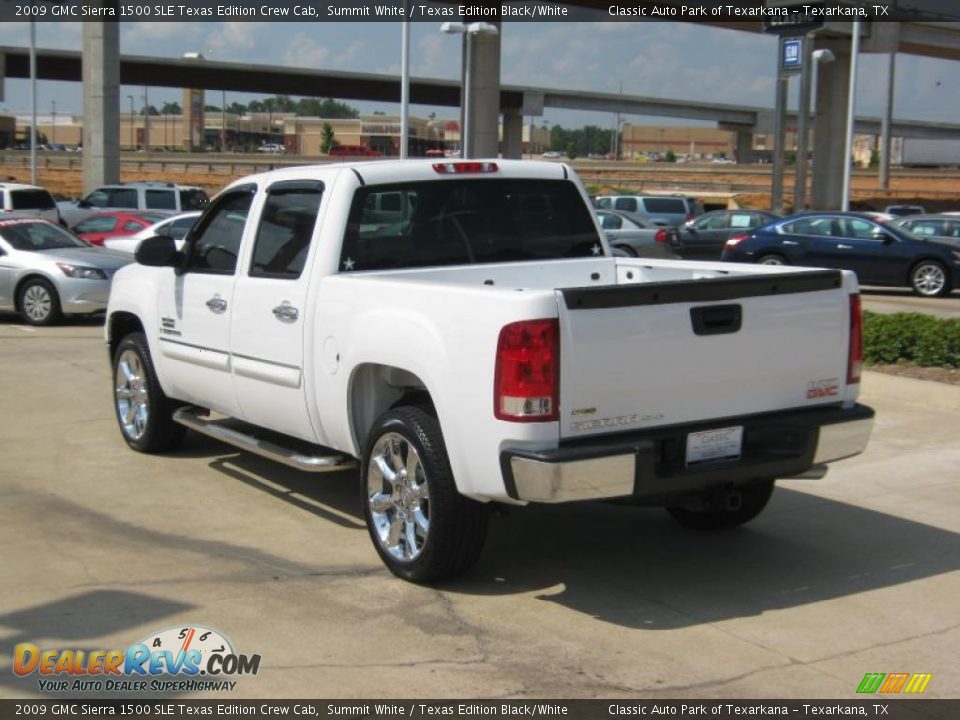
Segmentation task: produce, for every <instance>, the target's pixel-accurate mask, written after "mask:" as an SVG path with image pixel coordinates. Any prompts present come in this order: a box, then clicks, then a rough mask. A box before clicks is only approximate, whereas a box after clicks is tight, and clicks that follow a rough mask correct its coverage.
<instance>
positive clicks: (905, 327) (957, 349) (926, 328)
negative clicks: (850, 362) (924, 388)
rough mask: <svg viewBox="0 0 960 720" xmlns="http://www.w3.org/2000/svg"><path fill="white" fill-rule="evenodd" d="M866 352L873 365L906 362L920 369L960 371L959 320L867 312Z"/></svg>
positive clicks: (865, 317) (867, 360)
mask: <svg viewBox="0 0 960 720" xmlns="http://www.w3.org/2000/svg"><path fill="white" fill-rule="evenodd" d="M863 352H864V360H865V361H866V362H867V364H871V365H872V364H881V363H882V364H894V363H898V362H907V363H913V364H914V365H920V366H921V367H947V368H956V367H960V319H954V318H950V319H944V318H937V317H933V316H932V315H921V314H920V313H894V314H892V315H880V314H878V313H873V312H864V313H863Z"/></svg>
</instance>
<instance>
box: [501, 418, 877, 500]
mask: <svg viewBox="0 0 960 720" xmlns="http://www.w3.org/2000/svg"><path fill="white" fill-rule="evenodd" d="M727 425H743V426H744V428H745V430H744V450H743V456H742V457H741V458H740V459H739V460H736V461H730V462H721V463H717V464H715V465H712V466H697V467H694V468H688V467H686V466H685V465H684V464H683V459H682V458H679V459H678V458H677V457H676V453H677V448H682V447H684V439H685V438H686V435H687V434H688V433H690V432H697V431H700V430H702V429H709V426H704V425H696V426H680V427H674V428H668V429H666V430H659V431H656V432H651V433H643V434H633V433H631V434H627V435H622V436H614V437H608V438H602V439H598V440H596V441H595V442H590V443H578V444H575V445H571V446H561V447H560V448H557V449H554V450H546V451H522V450H516V451H511V450H507V451H505V452H504V453H503V455H502V456H501V463H500V464H501V468H502V470H503V475H504V483H505V485H506V488H507V494H508V495H509V496H510V497H511V498H513V499H516V500H522V501H526V502H541V503H561V502H573V501H576V500H601V499H607V498H617V497H628V496H629V497H636V498H646V499H649V500H651V502H654V501H656V500H657V499H658V498H666V497H670V496H676V495H682V494H690V493H696V492H702V491H703V490H705V489H707V488H709V487H711V486H715V485H723V484H739V483H745V482H749V481H751V480H756V479H758V478H764V477H772V478H796V479H801V478H805V479H814V478H818V477H822V476H823V475H824V474H825V467H824V463H828V462H833V461H835V460H842V459H843V458H848V457H851V456H853V455H857V454H859V453H861V452H863V450H864V449H865V448H866V446H867V442H868V441H869V439H870V431H871V429H872V428H873V410H871V409H870V408H868V407H865V406H863V405H857V406H855V407H854V408H848V409H842V408H827V409H814V410H801V411H796V412H792V413H778V414H771V415H758V416H751V417H748V418H732V419H724V420H723V421H722V422H721V423H718V424H716V425H715V426H716V427H723V426H727ZM671 452H673V455H671Z"/></svg>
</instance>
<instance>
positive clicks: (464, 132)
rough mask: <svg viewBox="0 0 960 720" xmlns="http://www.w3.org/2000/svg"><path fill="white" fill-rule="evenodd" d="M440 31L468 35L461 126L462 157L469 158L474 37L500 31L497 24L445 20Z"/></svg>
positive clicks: (494, 33) (471, 151)
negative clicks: (471, 58) (471, 71)
mask: <svg viewBox="0 0 960 720" xmlns="http://www.w3.org/2000/svg"><path fill="white" fill-rule="evenodd" d="M440 32H442V33H445V34H447V35H466V37H467V44H466V59H465V61H464V62H463V88H462V90H461V95H462V97H463V101H462V103H461V105H462V107H463V123H462V126H461V128H460V157H463V158H467V157H470V155H472V154H473V142H472V140H473V138H472V137H471V136H470V110H471V108H470V85H471V82H470V56H471V54H472V53H471V50H472V48H473V43H472V38H473V36H475V35H498V34H499V33H500V31H499V30H498V29H497V26H496V25H491V24H490V23H485V22H475V23H469V24H464V23H459V22H445V23H443V25H441V26H440Z"/></svg>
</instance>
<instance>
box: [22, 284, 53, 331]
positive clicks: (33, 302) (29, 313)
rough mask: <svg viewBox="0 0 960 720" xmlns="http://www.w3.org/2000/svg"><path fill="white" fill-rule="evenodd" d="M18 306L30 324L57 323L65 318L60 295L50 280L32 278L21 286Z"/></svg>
mask: <svg viewBox="0 0 960 720" xmlns="http://www.w3.org/2000/svg"><path fill="white" fill-rule="evenodd" d="M17 307H18V308H19V310H20V317H22V318H23V319H24V320H25V321H26V322H27V323H29V324H30V325H55V324H56V323H58V322H60V321H62V320H63V311H62V310H61V308H60V295H59V294H58V293H57V289H56V288H55V287H54V286H53V283H51V282H50V281H49V280H44V279H43V278H30V279H29V280H27V281H26V282H25V283H23V285H21V286H20V292H19V293H17Z"/></svg>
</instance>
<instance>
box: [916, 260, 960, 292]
mask: <svg viewBox="0 0 960 720" xmlns="http://www.w3.org/2000/svg"><path fill="white" fill-rule="evenodd" d="M910 287H911V288H912V289H913V292H914V293H916V294H917V295H919V296H920V297H943V296H944V295H949V294H950V290H951V289H952V288H951V286H950V273H949V272H948V271H947V269H946V268H945V267H944V266H943V263H940V262H937V261H936V260H921V261H920V262H918V263H917V264H916V265H914V266H913V267H912V268H910Z"/></svg>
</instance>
